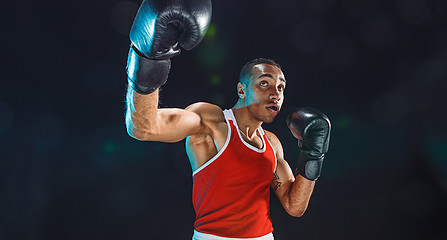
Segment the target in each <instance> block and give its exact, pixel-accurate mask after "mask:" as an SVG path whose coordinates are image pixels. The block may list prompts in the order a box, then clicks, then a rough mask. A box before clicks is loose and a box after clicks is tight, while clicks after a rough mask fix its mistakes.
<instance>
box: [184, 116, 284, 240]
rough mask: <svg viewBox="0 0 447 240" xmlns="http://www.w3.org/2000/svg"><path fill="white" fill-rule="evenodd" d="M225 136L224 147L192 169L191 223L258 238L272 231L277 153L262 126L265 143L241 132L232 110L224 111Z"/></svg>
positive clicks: (235, 235) (199, 227) (206, 230)
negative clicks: (251, 141) (256, 142)
mask: <svg viewBox="0 0 447 240" xmlns="http://www.w3.org/2000/svg"><path fill="white" fill-rule="evenodd" d="M224 115H225V120H226V122H227V125H228V136H227V139H226V142H225V144H224V146H223V147H222V149H220V151H219V152H218V153H217V154H216V156H214V157H213V158H211V159H210V160H209V161H208V162H206V163H205V164H204V165H202V166H201V167H199V168H198V169H197V170H196V171H194V173H193V196H192V197H193V205H194V209H195V211H196V222H195V224H194V227H195V229H196V230H197V231H199V232H202V233H208V234H213V235H216V236H221V237H233V238H256V237H261V236H264V235H266V234H269V233H271V232H272V231H273V227H272V222H271V219H270V184H271V182H272V179H273V173H274V171H275V168H276V156H275V152H274V150H273V148H272V146H271V144H270V142H269V141H268V139H267V137H266V135H265V133H264V131H263V130H262V128H259V129H257V131H258V134H260V136H262V142H263V148H262V149H258V148H255V147H253V146H252V145H250V144H248V143H247V142H245V141H244V140H243V139H242V137H241V136H240V133H239V129H238V127H237V123H236V119H235V117H234V115H233V112H232V110H225V111H224Z"/></svg>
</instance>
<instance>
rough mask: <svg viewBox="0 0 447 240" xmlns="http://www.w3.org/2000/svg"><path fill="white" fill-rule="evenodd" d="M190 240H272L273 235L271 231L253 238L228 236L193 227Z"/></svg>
mask: <svg viewBox="0 0 447 240" xmlns="http://www.w3.org/2000/svg"><path fill="white" fill-rule="evenodd" d="M192 240H274V237H273V233H267V234H266V235H264V236H262V237H255V238H228V237H220V236H216V235H213V234H208V233H202V232H199V231H197V230H195V229H194V235H193V236H192Z"/></svg>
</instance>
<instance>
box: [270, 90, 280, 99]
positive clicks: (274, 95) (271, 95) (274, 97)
mask: <svg viewBox="0 0 447 240" xmlns="http://www.w3.org/2000/svg"><path fill="white" fill-rule="evenodd" d="M269 98H270V99H272V100H275V101H279V100H281V97H280V94H279V93H278V92H277V91H276V92H275V93H270V95H269Z"/></svg>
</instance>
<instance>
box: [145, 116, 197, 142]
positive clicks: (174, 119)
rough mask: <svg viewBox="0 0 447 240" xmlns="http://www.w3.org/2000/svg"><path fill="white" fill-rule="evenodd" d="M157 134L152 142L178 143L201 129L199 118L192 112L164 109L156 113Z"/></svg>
mask: <svg viewBox="0 0 447 240" xmlns="http://www.w3.org/2000/svg"><path fill="white" fill-rule="evenodd" d="M157 119H158V120H157V122H158V127H157V132H156V134H155V135H154V136H152V139H151V140H152V141H161V142H178V141H181V140H183V139H185V138H186V137H187V136H189V135H192V134H194V133H197V132H198V131H199V130H200V129H201V127H202V126H201V118H200V116H199V115H198V114H197V113H195V112H192V111H188V110H185V109H179V108H166V109H159V110H158V111H157Z"/></svg>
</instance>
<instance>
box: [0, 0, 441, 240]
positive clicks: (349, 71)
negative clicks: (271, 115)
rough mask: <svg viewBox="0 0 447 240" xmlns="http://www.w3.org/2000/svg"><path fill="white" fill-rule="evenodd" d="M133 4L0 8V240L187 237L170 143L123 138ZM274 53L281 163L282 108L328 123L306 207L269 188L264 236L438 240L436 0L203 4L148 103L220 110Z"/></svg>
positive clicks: (290, 150)
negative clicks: (247, 66) (188, 38)
mask: <svg viewBox="0 0 447 240" xmlns="http://www.w3.org/2000/svg"><path fill="white" fill-rule="evenodd" d="M139 4H140V2H139V1H135V0H132V1H130V0H128V1H115V0H114V1H103V0H98V1H71V0H68V1H61V0H41V1H37V0H34V1H31V0H28V1H15V2H13V1H10V2H8V3H2V8H1V9H0V11H1V20H2V21H1V22H2V24H1V25H2V28H1V33H2V34H1V36H2V37H1V38H0V41H1V43H2V44H1V45H2V47H1V50H0V51H1V64H0V74H1V85H0V239H1V240H3V239H109V240H112V239H190V237H191V235H192V231H193V222H194V211H193V208H192V203H191V185H192V178H191V168H190V166H189V163H188V160H187V158H186V154H185V151H184V142H180V143H175V144H163V143H157V142H139V141H137V140H134V139H132V138H130V137H129V136H128V135H127V134H126V131H125V125H124V111H125V108H124V100H125V98H124V96H125V91H126V75H125V65H126V58H127V51H128V46H129V40H128V35H127V33H128V31H129V29H130V25H131V23H132V19H133V17H134V16H135V13H136V11H137V8H138V6H139ZM256 57H268V58H272V59H274V60H276V61H277V62H279V63H280V64H281V65H282V67H283V70H284V72H285V75H286V78H287V80H288V84H287V89H286V100H285V103H284V108H283V109H284V110H283V111H282V112H281V113H280V115H279V116H278V117H277V120H276V121H275V122H274V123H273V124H268V125H265V126H264V127H265V128H266V129H268V130H271V131H273V132H275V133H276V135H277V136H278V137H279V138H280V140H281V141H282V144H283V146H284V149H285V157H286V160H288V162H289V163H290V165H291V166H292V167H294V166H295V165H296V159H297V156H298V149H297V147H296V141H295V140H294V138H293V137H292V136H291V134H290V133H289V132H288V129H287V127H286V126H285V123H284V122H285V121H284V120H285V116H286V115H287V113H288V112H289V111H291V110H293V109H294V108H295V107H298V106H311V107H315V108H318V109H320V110H322V111H323V112H325V113H326V114H327V115H328V116H329V117H330V119H331V121H332V124H333V131H332V141H331V145H330V151H329V153H328V155H327V157H326V159H325V165H324V169H323V173H322V177H321V178H320V179H319V180H318V182H317V186H316V188H315V191H314V195H313V197H312V199H311V203H310V205H309V208H308V210H307V212H306V214H305V215H304V216H303V217H302V218H298V219H297V218H293V217H289V216H288V215H287V214H286V213H285V211H284V210H283V209H282V207H281V206H280V203H279V202H278V200H277V199H276V197H272V203H271V205H272V210H271V215H272V219H273V223H274V227H275V232H274V234H275V236H276V239H280V240H284V239H286V240H287V239H433V240H440V239H447V230H446V229H445V226H446V225H447V221H446V220H445V214H446V213H447V211H446V210H447V206H446V204H447V201H446V192H447V177H446V176H447V137H446V136H447V135H446V131H447V128H446V123H447V121H446V120H447V114H446V113H445V109H446V108H445V105H446V104H445V102H446V100H447V99H446V97H445V93H444V92H445V91H446V89H447V88H446V87H447V84H446V83H445V81H446V80H447V2H446V1H442V0H393V1H385V0H300V1H293V0H283V1H265V0H257V1H254V0H247V1H235V0H226V1H223V0H222V1H221V0H215V1H213V17H212V25H211V27H210V29H209V31H208V33H207V36H206V37H205V39H204V40H203V41H202V42H201V43H200V45H199V46H197V47H196V48H195V49H193V50H192V51H184V52H183V53H182V54H181V55H180V56H178V57H175V58H174V59H173V63H172V65H173V67H172V71H171V73H170V79H169V81H168V83H167V84H166V85H165V86H164V87H163V90H162V93H161V106H162V107H186V106H187V105H189V104H191V103H193V102H196V101H207V102H212V103H216V104H219V105H220V106H221V107H223V108H230V107H231V106H232V105H233V104H234V103H235V101H236V94H235V88H236V82H237V76H238V73H239V70H240V67H241V66H242V65H243V64H244V63H245V62H246V61H248V60H250V59H252V58H256Z"/></svg>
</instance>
